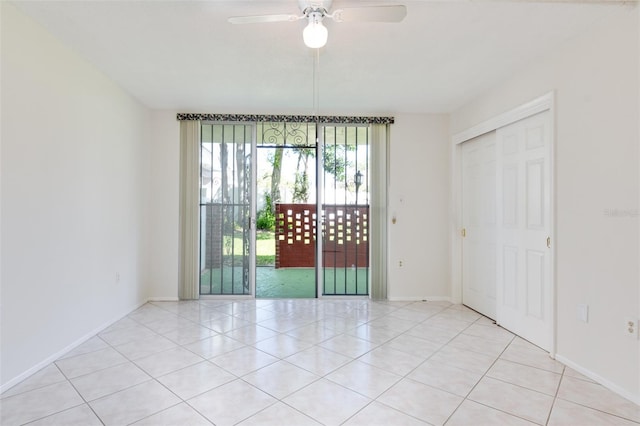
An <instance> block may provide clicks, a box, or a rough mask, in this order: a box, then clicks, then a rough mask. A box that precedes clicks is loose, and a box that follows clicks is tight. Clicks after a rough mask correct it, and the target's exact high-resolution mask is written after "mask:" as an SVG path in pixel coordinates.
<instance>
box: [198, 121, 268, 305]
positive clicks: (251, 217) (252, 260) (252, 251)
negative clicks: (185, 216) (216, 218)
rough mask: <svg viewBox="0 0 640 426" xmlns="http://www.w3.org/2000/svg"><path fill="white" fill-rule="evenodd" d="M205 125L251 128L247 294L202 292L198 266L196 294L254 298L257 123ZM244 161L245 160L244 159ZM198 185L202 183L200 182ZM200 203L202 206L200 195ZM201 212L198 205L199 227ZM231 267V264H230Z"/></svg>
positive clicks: (208, 297) (236, 122)
mask: <svg viewBox="0 0 640 426" xmlns="http://www.w3.org/2000/svg"><path fill="white" fill-rule="evenodd" d="M205 125H221V126H244V127H245V128H246V127H249V128H250V129H251V132H250V133H251V136H250V138H251V143H250V150H249V152H250V154H249V155H250V157H249V163H250V172H249V176H248V177H249V182H248V186H249V198H250V200H249V221H248V224H249V229H248V231H249V254H248V258H249V259H248V260H249V274H248V275H249V292H248V293H247V294H224V293H221V294H202V293H201V291H202V286H201V281H200V280H201V277H202V271H201V269H200V266H199V267H198V270H199V271H198V277H199V278H198V295H199V297H200V298H203V299H229V298H233V299H252V298H253V299H255V279H256V268H255V267H256V258H255V249H256V226H255V225H256V219H255V217H256V204H257V203H256V199H255V198H256V185H255V182H256V173H257V171H256V161H255V159H256V146H257V144H256V140H257V123H254V122H242V121H208V120H203V121H201V122H200V128H201V129H202V127H203V126H205ZM201 134H202V130H201ZM199 143H200V144H202V136H200V142H199ZM199 151H200V152H201V151H202V146H200V147H199ZM245 161H246V160H245ZM199 163H200V164H199V165H198V166H199V168H200V172H199V173H202V158H200V161H199ZM200 185H202V183H200ZM200 205H201V206H202V196H201V195H200ZM201 212H202V207H200V208H199V209H198V226H199V228H201V227H202V218H201ZM198 233H199V235H200V237H199V238H200V239H202V229H199V232H198ZM199 247H200V248H199V250H198V251H199V252H198V257H199V259H202V253H201V252H200V250H202V241H201V240H200V243H199ZM198 264H199V265H200V260H199V262H198ZM232 267H233V265H232Z"/></svg>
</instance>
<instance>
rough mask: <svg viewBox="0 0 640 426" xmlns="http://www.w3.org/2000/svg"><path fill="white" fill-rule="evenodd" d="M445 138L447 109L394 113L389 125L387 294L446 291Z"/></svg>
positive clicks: (428, 295)
mask: <svg viewBox="0 0 640 426" xmlns="http://www.w3.org/2000/svg"><path fill="white" fill-rule="evenodd" d="M448 138H449V120H448V116H447V115H434V114H430V115H427V114H425V115H419V114H415V115H414V114H399V115H397V116H396V123H395V124H394V125H392V126H391V153H390V158H391V159H390V164H391V167H390V174H391V182H390V188H389V218H390V219H391V218H393V217H395V218H396V223H395V224H392V223H391V222H390V223H389V225H388V226H389V228H388V229H389V263H390V266H389V288H388V297H389V299H390V300H422V299H428V300H449V298H450V296H451V290H450V277H449V270H450V269H449V230H448V228H447V224H448V222H449V219H448V218H449V194H450V186H449V144H448V143H447V141H448ZM401 263H402V266H400V264H401Z"/></svg>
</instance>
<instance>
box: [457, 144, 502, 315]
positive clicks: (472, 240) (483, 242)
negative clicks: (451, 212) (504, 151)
mask: <svg viewBox="0 0 640 426" xmlns="http://www.w3.org/2000/svg"><path fill="white" fill-rule="evenodd" d="M495 148H496V144H495V132H493V133H490V134H487V135H484V136H480V137H478V138H476V139H473V140H471V141H469V142H465V143H464V144H463V146H462V164H463V165H462V170H463V171H462V173H463V179H462V187H463V208H462V211H463V227H464V228H465V235H466V236H465V238H464V239H463V243H462V253H463V271H462V301H463V303H464V304H465V305H467V306H469V307H470V308H472V309H475V310H476V311H478V312H480V313H482V314H484V315H486V316H488V317H490V318H495V315H496V312H495V306H496V304H495V301H496V281H495V277H496V269H495V268H496V239H495V232H496V191H495V188H496V161H495V158H496V150H495Z"/></svg>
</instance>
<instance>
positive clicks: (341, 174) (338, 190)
mask: <svg viewBox="0 0 640 426" xmlns="http://www.w3.org/2000/svg"><path fill="white" fill-rule="evenodd" d="M321 136H322V141H323V144H322V152H323V173H322V177H321V179H322V192H323V194H322V195H323V196H322V200H323V203H322V213H321V217H320V222H321V223H320V225H321V229H322V233H321V235H322V268H323V276H324V283H323V294H324V295H340V296H348V295H368V294H369V193H370V191H369V181H370V179H369V152H370V150H369V143H370V142H369V141H370V139H369V127H368V126H357V125H341V126H338V125H336V126H324V127H322V135H321Z"/></svg>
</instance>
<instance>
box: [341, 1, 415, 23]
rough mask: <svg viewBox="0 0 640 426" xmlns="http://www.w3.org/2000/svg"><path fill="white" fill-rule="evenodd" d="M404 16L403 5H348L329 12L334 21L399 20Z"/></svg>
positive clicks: (404, 7)
mask: <svg viewBox="0 0 640 426" xmlns="http://www.w3.org/2000/svg"><path fill="white" fill-rule="evenodd" d="M405 16H407V7H406V6H404V5H393V6H363V7H349V8H345V9H337V10H335V11H334V12H333V13H332V14H331V17H333V19H334V20H335V21H336V22H400V21H402V20H403V19H404V17H405Z"/></svg>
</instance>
